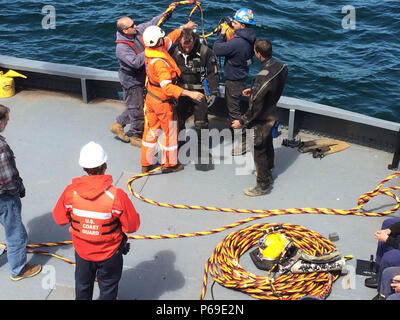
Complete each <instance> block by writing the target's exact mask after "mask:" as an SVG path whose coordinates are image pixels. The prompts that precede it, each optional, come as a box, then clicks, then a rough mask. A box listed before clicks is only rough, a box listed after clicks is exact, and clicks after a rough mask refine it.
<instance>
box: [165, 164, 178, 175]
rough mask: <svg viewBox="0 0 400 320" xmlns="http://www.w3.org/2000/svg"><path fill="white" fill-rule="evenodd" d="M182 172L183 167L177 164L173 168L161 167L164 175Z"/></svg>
mask: <svg viewBox="0 0 400 320" xmlns="http://www.w3.org/2000/svg"><path fill="white" fill-rule="evenodd" d="M181 170H183V165H181V164H177V165H175V166H173V167H161V172H162V173H170V172H178V171H181Z"/></svg>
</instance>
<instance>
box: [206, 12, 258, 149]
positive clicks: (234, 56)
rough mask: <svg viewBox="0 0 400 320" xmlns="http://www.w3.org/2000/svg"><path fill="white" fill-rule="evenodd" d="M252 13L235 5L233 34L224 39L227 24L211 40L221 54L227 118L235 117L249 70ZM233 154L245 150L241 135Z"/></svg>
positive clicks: (243, 139)
mask: <svg viewBox="0 0 400 320" xmlns="http://www.w3.org/2000/svg"><path fill="white" fill-rule="evenodd" d="M254 24H255V23H254V20H253V13H252V11H251V10H250V9H246V8H242V9H239V10H238V11H237V12H236V14H235V16H234V17H233V22H232V27H233V29H234V37H233V38H232V39H231V40H229V41H227V39H226V36H225V33H226V30H227V28H224V29H222V30H221V33H220V35H219V36H218V39H217V40H216V41H215V43H214V52H215V54H216V55H217V56H223V57H225V62H224V74H225V80H226V81H225V100H226V105H227V108H228V113H229V120H230V121H231V122H232V121H233V120H239V119H240V117H241V116H242V114H241V112H240V105H239V98H240V94H241V92H242V91H243V89H244V88H245V87H246V81H247V77H248V74H249V66H250V65H251V63H252V58H253V55H254V51H253V47H254V41H255V40H256V34H255V32H254V30H253V29H251V26H252V25H254ZM238 147H239V148H238V149H237V150H233V152H232V154H233V155H241V154H243V153H245V152H246V139H245V138H244V137H242V144H241V145H239V146H238Z"/></svg>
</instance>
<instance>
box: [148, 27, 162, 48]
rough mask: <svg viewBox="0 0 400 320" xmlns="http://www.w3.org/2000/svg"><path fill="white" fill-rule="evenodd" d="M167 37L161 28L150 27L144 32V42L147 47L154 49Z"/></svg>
mask: <svg viewBox="0 0 400 320" xmlns="http://www.w3.org/2000/svg"><path fill="white" fill-rule="evenodd" d="M164 36H165V32H164V31H163V30H162V29H161V28H160V27H159V26H149V27H147V28H146V30H144V32H143V42H144V45H145V46H147V47H154V46H156V45H157V43H158V40H160V39H161V38H163V37H164Z"/></svg>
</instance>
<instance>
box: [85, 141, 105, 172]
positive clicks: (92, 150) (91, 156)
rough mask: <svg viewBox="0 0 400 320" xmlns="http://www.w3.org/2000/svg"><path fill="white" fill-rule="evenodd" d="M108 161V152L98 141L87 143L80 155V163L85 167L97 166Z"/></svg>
mask: <svg viewBox="0 0 400 320" xmlns="http://www.w3.org/2000/svg"><path fill="white" fill-rule="evenodd" d="M106 161H107V153H106V152H105V151H104V149H103V147H102V146H101V145H99V144H98V143H96V142H93V141H90V142H89V143H88V144H85V145H84V146H83V147H82V149H81V152H80V155H79V165H80V166H81V167H83V168H88V169H91V168H97V167H99V166H101V165H102V164H103V163H105V162H106Z"/></svg>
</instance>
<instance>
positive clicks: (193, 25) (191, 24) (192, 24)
mask: <svg viewBox="0 0 400 320" xmlns="http://www.w3.org/2000/svg"><path fill="white" fill-rule="evenodd" d="M196 27H197V23H195V22H193V21H188V22H187V23H185V24H184V25H183V26H182V28H183V29H194V28H196Z"/></svg>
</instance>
